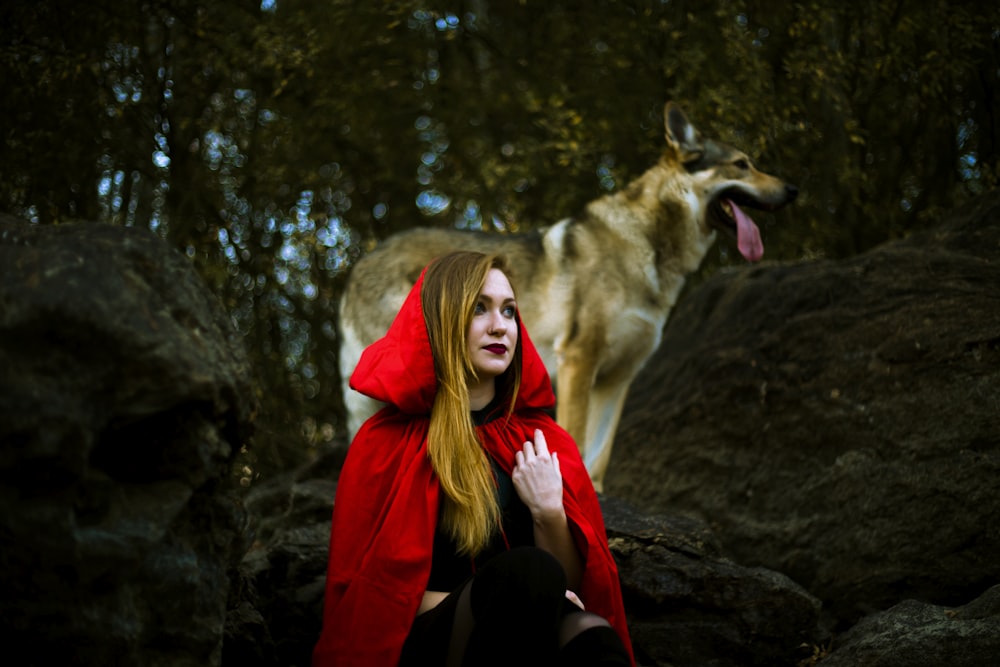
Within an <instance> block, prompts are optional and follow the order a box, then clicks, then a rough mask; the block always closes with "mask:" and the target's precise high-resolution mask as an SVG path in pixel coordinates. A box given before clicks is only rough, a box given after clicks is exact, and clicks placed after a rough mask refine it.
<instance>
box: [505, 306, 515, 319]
mask: <svg viewBox="0 0 1000 667" xmlns="http://www.w3.org/2000/svg"><path fill="white" fill-rule="evenodd" d="M515 312H517V311H516V309H515V308H514V306H507V307H506V308H504V309H503V314H504V316H505V317H514V313H515Z"/></svg>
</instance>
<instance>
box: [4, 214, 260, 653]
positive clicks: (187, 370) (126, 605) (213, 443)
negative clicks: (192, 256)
mask: <svg viewBox="0 0 1000 667" xmlns="http://www.w3.org/2000/svg"><path fill="white" fill-rule="evenodd" d="M242 350H243V348H242V346H241V345H240V341H239V340H238V339H237V338H236V336H235V332H234V330H233V327H232V326H231V321H230V320H229V318H228V316H227V315H226V313H225V312H224V310H223V309H222V308H221V307H220V304H218V303H217V302H216V301H215V300H214V298H213V297H212V296H211V293H210V292H209V291H208V290H206V289H205V287H204V286H203V285H202V284H201V282H200V281H199V279H198V277H197V275H196V274H195V272H194V270H193V268H192V266H191V263H190V261H189V260H188V259H187V258H185V257H183V256H182V255H180V254H179V253H176V252H174V251H172V250H171V249H170V248H169V247H168V246H167V245H166V244H165V243H164V242H163V241H162V240H161V239H159V238H158V237H156V236H155V235H153V234H152V233H150V232H149V231H142V230H136V229H125V228H121V227H112V226H106V225H96V224H69V225H59V226H36V225H29V224H27V223H25V222H23V221H20V220H17V219H13V218H10V217H0V443H2V449H0V564H2V566H0V616H2V618H3V619H4V622H3V628H2V631H0V636H2V637H3V646H4V652H5V653H6V654H7V655H10V656H21V658H20V659H19V662H20V663H21V664H29V665H56V664H74V665H76V664H81V665H82V664H86V665H125V664H129V665H148V666H157V665H172V666H185V665H190V666H191V667H196V666H197V667H205V666H206V665H213V664H219V663H220V661H221V653H222V639H223V627H224V624H225V621H226V605H227V600H228V597H229V589H230V584H229V579H230V574H231V572H232V570H233V569H234V568H235V565H236V563H237V562H238V561H239V560H240V559H241V558H242V556H243V554H244V553H245V552H246V549H247V547H248V543H247V542H248V541H247V535H248V533H247V530H246V516H245V513H244V511H243V510H242V508H241V506H240V504H239V502H238V500H237V499H236V498H235V496H233V495H231V494H228V493H225V489H226V487H227V485H228V483H229V479H230V466H231V464H232V462H233V460H234V457H235V456H236V455H237V453H238V451H239V450H240V447H241V444H242V442H243V441H244V439H245V438H246V436H247V434H248V432H249V425H250V423H251V416H252V413H253V411H254V409H255V408H254V400H253V395H254V394H253V392H252V390H251V383H250V377H251V376H250V368H249V365H248V363H247V360H246V358H245V356H244V355H243V352H242Z"/></svg>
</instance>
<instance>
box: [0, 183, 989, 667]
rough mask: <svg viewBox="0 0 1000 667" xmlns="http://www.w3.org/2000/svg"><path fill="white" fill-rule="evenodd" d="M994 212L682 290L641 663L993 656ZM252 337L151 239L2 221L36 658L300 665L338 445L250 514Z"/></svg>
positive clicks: (19, 494)
mask: <svg viewBox="0 0 1000 667" xmlns="http://www.w3.org/2000/svg"><path fill="white" fill-rule="evenodd" d="M998 348H1000V193H996V192H994V193H990V194H988V195H986V196H984V197H982V198H980V199H978V200H977V201H975V202H973V203H972V204H971V205H970V206H968V207H966V208H965V209H963V210H961V211H956V212H954V214H953V215H951V216H949V218H948V219H946V220H942V221H941V223H940V225H938V226H937V227H936V228H935V229H933V230H931V231H928V232H925V233H920V234H914V235H912V236H911V237H909V238H908V239H906V240H902V241H898V242H894V243H889V244H886V245H884V246H882V247H880V248H877V249H875V250H873V251H871V252H869V253H865V254H863V255H860V256H858V257H855V258H851V259H848V260H842V261H836V262H833V261H814V262H803V263H798V264H790V265H784V264H768V263H764V264H762V265H758V266H755V267H752V268H745V269H739V270H732V271H725V272H721V273H719V274H716V275H715V276H713V277H712V278H711V279H709V280H708V281H706V282H705V283H703V284H701V285H699V286H698V287H697V288H695V289H692V290H691V291H690V292H689V293H687V294H685V295H684V296H683V298H682V300H681V302H680V303H679V305H678V308H677V309H676V310H675V312H674V314H673V316H672V318H671V321H670V323H669V324H668V326H667V330H666V332H665V336H664V341H663V344H662V346H661V348H660V350H659V351H658V352H657V354H656V355H655V356H654V358H653V359H651V360H650V362H649V363H648V364H647V367H646V368H645V370H644V371H643V373H642V374H641V375H640V377H639V378H638V379H637V381H636V382H635V384H634V385H633V387H632V390H631V391H630V395H629V400H628V404H627V406H626V410H625V415H624V418H623V422H622V425H621V428H620V430H619V434H618V438H617V441H616V443H617V444H616V448H615V450H614V454H613V456H612V463H611V466H610V468H609V471H608V477H607V479H606V484H605V490H606V493H605V494H604V496H603V497H602V502H603V506H604V510H605V515H606V522H607V525H608V531H609V540H610V543H611V548H612V551H613V553H614V555H615V557H616V559H617V561H618V564H619V571H620V575H621V579H622V587H623V592H624V595H625V603H626V609H627V611H628V614H629V622H630V628H631V632H632V635H633V641H634V644H635V647H636V651H637V655H638V658H639V661H640V663H641V664H642V665H646V666H649V667H653V666H666V665H672V666H676V667H680V666H686V665H691V666H720V667H721V666H728V665H794V666H798V665H812V664H822V665H830V666H832V667H836V666H839V665H852V666H858V665H879V666H889V665H898V666H911V667H922V666H925V665H926V666H930V665H934V666H937V665H942V664H948V665H952V666H954V665H977V666H978V665H986V664H994V663H995V660H996V656H997V655H1000V586H998V585H1000V559H997V557H996V555H997V553H1000V549H998V547H1000V527H998V524H997V522H996V519H995V517H997V516H1000V482H998V480H1000V476H998V472H1000V434H998V430H997V425H996V424H997V414H998V412H1000V411H998V408H1000V400H998V398H1000V349H998ZM250 377H251V373H250V369H249V367H248V364H247V361H246V358H245V356H244V354H243V352H242V351H241V347H240V344H239V340H238V339H237V338H236V336H235V335H234V332H233V330H232V327H231V325H230V323H229V321H228V318H227V317H225V315H224V313H223V311H222V310H221V308H220V307H219V306H218V304H217V303H216V302H215V301H214V299H212V297H211V296H210V294H209V293H208V292H207V291H206V290H205V288H204V287H203V286H202V285H201V283H200V282H199V281H198V280H197V277H196V276H195V275H194V272H193V271H192V270H191V267H190V263H189V262H188V261H187V260H186V259H185V258H184V257H182V256H180V255H177V254H176V253H173V252H172V251H170V250H169V249H168V248H167V247H166V246H165V245H164V244H163V243H162V242H161V241H160V240H159V239H158V238H156V237H155V236H153V235H151V234H149V233H146V232H142V231H139V230H129V229H121V228H114V227H107V226H100V225H63V226H58V227H48V228H45V227H31V226H28V225H26V224H25V223H23V222H21V221H17V220H13V219H10V218H3V217H0V442H2V449H0V554H2V556H0V557H2V563H3V565H4V567H3V568H0V608H2V611H3V618H4V620H5V623H4V624H3V627H4V629H3V631H2V632H3V634H2V636H3V639H4V640H5V645H6V647H7V648H8V650H9V651H10V652H11V653H12V654H18V653H20V654H22V655H27V656H28V657H27V658H26V659H25V660H22V661H21V664H27V665H35V664H38V665H51V664H56V663H64V664H88V665H89V664H95V665H96V664H101V665H109V664H141V665H149V666H153V667H155V666H158V665H176V666H187V665H192V666H194V665H198V666H205V665H222V664H225V665H234V666H235V665H240V666H241V667H246V666H247V665H262V666H263V665H267V666H270V665H275V666H277V665H282V666H287V665H306V664H308V656H309V651H310V649H311V647H312V643H313V642H314V641H315V639H316V636H317V633H318V631H319V622H320V612H321V602H322V590H323V577H324V570H325V563H326V549H327V542H328V540H329V519H330V508H331V503H332V499H333V497H334V492H335V489H336V479H337V472H338V470H339V466H340V462H341V461H342V457H343V452H344V446H343V443H340V445H339V446H337V447H334V448H332V449H331V450H330V451H328V452H327V453H326V454H325V455H324V456H322V457H321V458H320V459H319V460H317V461H315V462H313V463H311V464H309V465H308V466H305V467H303V468H301V469H297V470H292V471H288V472H286V473H285V474H283V475H281V476H279V477H275V478H273V479H268V480H265V481H263V482H262V483H257V484H255V485H254V486H253V487H252V488H251V489H250V490H249V492H247V493H241V492H240V491H239V487H236V486H234V485H233V484H232V483H231V479H230V473H229V471H230V468H231V464H232V462H233V460H234V457H235V456H236V453H237V451H238V450H239V448H240V447H241V446H242V445H243V443H245V442H246V441H247V439H248V437H249V434H250V432H251V429H252V422H253V415H254V411H255V409H256V408H255V404H254V399H253V395H254V394H253V391H252V387H251V381H250Z"/></svg>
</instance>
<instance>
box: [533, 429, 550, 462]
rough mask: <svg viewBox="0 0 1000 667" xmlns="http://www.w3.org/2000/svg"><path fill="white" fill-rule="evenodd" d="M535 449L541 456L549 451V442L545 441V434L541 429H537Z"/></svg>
mask: <svg viewBox="0 0 1000 667" xmlns="http://www.w3.org/2000/svg"><path fill="white" fill-rule="evenodd" d="M535 451H536V452H537V453H538V455H539V456H546V455H548V453H549V443H547V442H545V434H544V433H542V431H541V430H540V429H535Z"/></svg>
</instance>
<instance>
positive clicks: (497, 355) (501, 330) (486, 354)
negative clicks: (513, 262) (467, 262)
mask: <svg viewBox="0 0 1000 667" xmlns="http://www.w3.org/2000/svg"><path fill="white" fill-rule="evenodd" d="M516 309H517V304H516V303H515V302H514V290H513V289H512V288H511V286H510V281H509V280H507V276H505V275H504V274H503V271H501V270H500V269H490V272H489V273H488V274H487V276H486V283H485V284H484V285H483V291H482V292H480V293H479V299H478V301H477V302H476V309H475V312H474V313H473V315H472V323H471V324H469V335H468V342H469V357H470V358H471V359H472V367H473V368H475V369H476V373H477V374H478V376H479V379H480V380H492V379H493V378H495V377H497V376H498V375H500V374H501V373H503V372H504V371H505V370H507V367H508V366H510V362H511V361H512V360H513V358H514V348H515V347H516V346H517V321H516V320H515V319H514V317H515V313H516Z"/></svg>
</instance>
